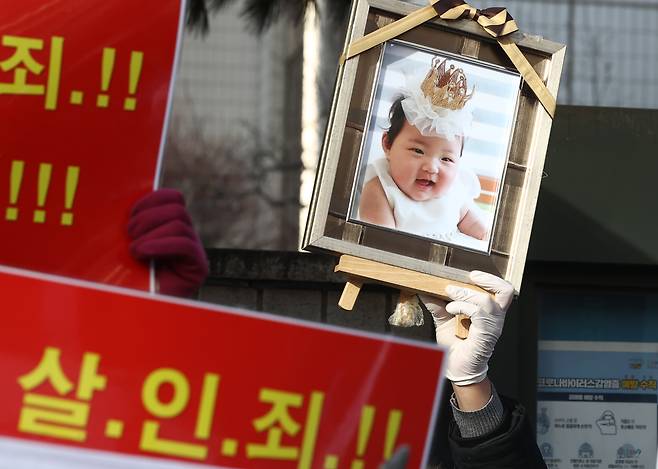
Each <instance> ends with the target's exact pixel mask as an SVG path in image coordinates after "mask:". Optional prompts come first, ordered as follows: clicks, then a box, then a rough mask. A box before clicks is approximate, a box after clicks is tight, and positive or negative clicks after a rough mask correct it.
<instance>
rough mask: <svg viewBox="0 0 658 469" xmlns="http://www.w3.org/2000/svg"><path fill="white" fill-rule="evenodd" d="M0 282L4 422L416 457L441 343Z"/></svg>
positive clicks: (198, 445)
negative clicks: (400, 451)
mask: <svg viewBox="0 0 658 469" xmlns="http://www.w3.org/2000/svg"><path fill="white" fill-rule="evenodd" d="M0 296H1V297H2V298H3V310H4V311H6V312H9V314H6V316H5V319H4V322H3V327H2V328H0V353H1V354H2V359H1V360H0V415H2V416H3V417H2V419H0V434H2V435H5V436H8V437H14V438H21V439H27V440H31V441H37V442H40V443H57V444H62V445H67V446H68V447H69V448H75V449H81V448H88V449H96V450H104V451H109V452H114V453H120V454H123V455H131V456H138V455H141V456H150V457H160V458H169V459H174V460H178V461H190V462H196V463H202V464H208V465H213V466H220V467H254V468H274V469H277V468H281V469H284V468H300V469H304V468H346V467H351V468H363V469H366V468H373V469H374V468H377V467H378V465H379V464H380V463H381V461H382V459H383V458H385V457H387V456H389V455H390V454H391V453H392V451H394V449H395V448H396V447H398V446H399V445H402V444H407V445H410V447H411V461H410V465H409V466H408V467H410V468H411V467H421V464H422V463H424V459H425V453H426V450H427V448H426V445H427V434H428V431H429V429H430V427H431V423H432V415H433V413H434V410H435V409H434V406H435V403H436V402H438V396H437V393H438V391H439V381H440V372H441V363H442V359H443V352H442V351H441V350H440V349H438V347H434V346H430V345H424V344H418V343H414V342H411V341H404V340H400V339H395V338H390V337H386V336H377V335H373V334H364V333H354V332H350V331H347V330H341V329H337V328H332V327H328V326H321V325H315V324H313V323H305V322H299V321H293V320H289V319H283V318H277V317H274V316H269V315H263V314H257V313H248V312H240V311H235V310H231V309H228V308H223V307H215V306H213V305H207V304H202V303H193V302H190V301H176V300H166V299H164V298H163V297H149V296H148V295H146V294H141V293H126V291H125V290H119V289H112V288H108V287H90V286H88V284H82V283H80V282H76V283H69V284H65V283H61V281H59V280H56V279H54V278H45V277H43V276H36V274H30V275H27V274H23V273H19V272H17V271H13V270H9V269H5V268H0ZM0 440H1V439H0ZM0 447H2V442H0ZM29 453H30V454H35V453H34V450H30V451H29ZM26 454H27V453H26ZM13 457H16V455H15V454H14V456H13ZM0 460H2V456H0ZM40 467H49V466H47V465H46V466H40ZM103 467H113V466H107V465H104V466H103ZM117 467H119V466H117ZM140 467H141V466H140Z"/></svg>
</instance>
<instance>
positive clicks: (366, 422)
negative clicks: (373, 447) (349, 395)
mask: <svg viewBox="0 0 658 469" xmlns="http://www.w3.org/2000/svg"><path fill="white" fill-rule="evenodd" d="M374 422H375V408H374V407H373V406H371V405H366V406H363V410H362V411H361V422H359V436H358V439H357V442H356V456H357V459H354V460H353V461H352V465H351V466H350V467H351V469H363V468H364V467H365V466H364V463H363V459H362V458H363V456H364V455H365V454H366V449H367V448H368V440H369V439H370V432H371V431H372V425H373V423H374Z"/></svg>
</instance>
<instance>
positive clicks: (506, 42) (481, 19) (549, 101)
mask: <svg viewBox="0 0 658 469" xmlns="http://www.w3.org/2000/svg"><path fill="white" fill-rule="evenodd" d="M429 3H430V4H429V5H428V6H426V7H423V8H419V9H417V10H415V11H413V12H412V13H409V14H408V15H407V16H405V17H403V18H400V19H399V20H397V21H395V22H393V23H390V24H387V25H386V26H384V27H382V28H379V29H377V30H376V31H373V32H371V33H370V34H367V35H366V36H363V37H362V38H360V39H357V40H356V41H354V42H352V43H351V44H350V45H349V46H348V48H347V52H346V53H345V54H343V55H341V57H340V63H341V65H342V64H343V63H345V61H346V60H349V59H351V58H352V57H354V56H356V55H359V54H361V53H362V52H365V51H367V50H369V49H372V48H373V47H375V46H378V45H379V44H381V43H383V42H386V41H388V40H390V39H393V38H395V37H397V36H399V35H401V34H403V33H406V32H407V31H409V30H411V29H413V28H415V27H416V26H420V25H421V24H423V23H425V22H427V21H430V20H432V19H434V18H436V17H437V16H438V17H439V18H441V19H443V20H459V19H470V20H473V21H476V22H477V23H478V24H479V25H480V26H482V28H483V29H484V30H485V31H486V32H487V33H488V34H489V35H491V36H492V37H494V38H496V40H497V41H498V44H500V46H501V47H502V49H503V51H505V53H506V54H507V56H508V57H509V58H510V60H511V61H512V63H513V64H514V66H515V67H516V69H517V70H518V71H519V73H521V75H522V76H523V78H524V80H525V81H526V83H528V86H530V89H532V91H533V92H534V93H535V95H536V96H537V98H538V99H539V102H540V103H541V104H542V106H543V107H544V109H545V110H546V112H547V113H548V115H549V116H550V117H551V119H552V118H553V117H554V116H555V106H556V103H555V97H554V96H553V95H552V94H551V93H550V91H548V89H547V88H546V85H545V84H544V82H543V81H542V79H541V78H540V77H539V75H537V72H536V71H535V69H534V68H532V65H530V62H528V59H526V58H525V56H524V55H523V53H522V52H521V51H520V50H519V47H518V46H517V45H516V44H515V43H514V42H512V40H511V39H510V38H508V37H505V36H507V35H508V34H510V33H513V32H515V31H518V29H519V28H518V27H517V25H516V22H515V21H514V18H512V16H511V15H510V14H509V13H508V12H507V10H506V9H505V8H500V7H494V8H486V9H484V10H478V9H477V8H474V7H472V6H470V5H469V4H468V3H466V2H464V1H463V0H430V2H429Z"/></svg>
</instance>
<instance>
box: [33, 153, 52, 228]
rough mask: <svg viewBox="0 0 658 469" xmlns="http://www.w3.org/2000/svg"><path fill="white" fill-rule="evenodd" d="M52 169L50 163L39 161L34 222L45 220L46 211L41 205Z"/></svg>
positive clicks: (44, 198) (43, 203)
mask: <svg viewBox="0 0 658 469" xmlns="http://www.w3.org/2000/svg"><path fill="white" fill-rule="evenodd" d="M52 170H53V165H51V164H50V163H41V164H40V165H39V179H38V182H37V207H39V208H38V209H36V210H35V211H34V223H43V222H45V221H46V211H45V210H43V206H44V205H46V197H47V196H48V187H49V186H50V175H51V174H52Z"/></svg>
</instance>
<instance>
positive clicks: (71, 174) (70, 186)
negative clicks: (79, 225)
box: [60, 166, 80, 226]
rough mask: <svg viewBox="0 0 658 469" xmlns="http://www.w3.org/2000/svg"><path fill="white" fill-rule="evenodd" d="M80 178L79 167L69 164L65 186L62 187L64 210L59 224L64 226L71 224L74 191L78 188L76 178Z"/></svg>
mask: <svg viewBox="0 0 658 469" xmlns="http://www.w3.org/2000/svg"><path fill="white" fill-rule="evenodd" d="M79 178H80V167H79V166H69V167H68V168H67V170H66V187H65V189H64V208H65V209H66V211H65V212H63V213H62V217H61V222H60V223H61V224H62V225H64V226H71V225H73V213H71V209H72V208H73V201H74V200H75V192H76V191H77V190H78V179H79Z"/></svg>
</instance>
